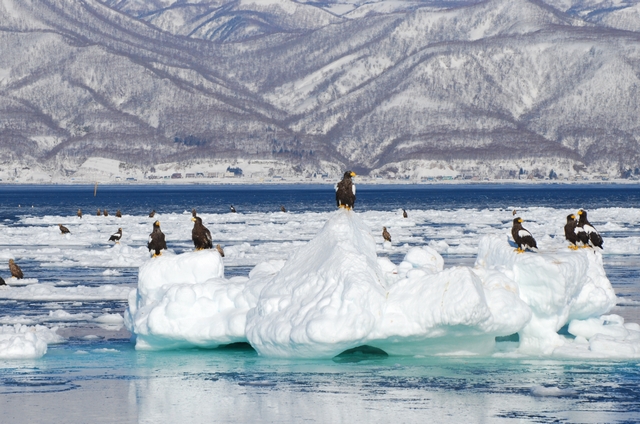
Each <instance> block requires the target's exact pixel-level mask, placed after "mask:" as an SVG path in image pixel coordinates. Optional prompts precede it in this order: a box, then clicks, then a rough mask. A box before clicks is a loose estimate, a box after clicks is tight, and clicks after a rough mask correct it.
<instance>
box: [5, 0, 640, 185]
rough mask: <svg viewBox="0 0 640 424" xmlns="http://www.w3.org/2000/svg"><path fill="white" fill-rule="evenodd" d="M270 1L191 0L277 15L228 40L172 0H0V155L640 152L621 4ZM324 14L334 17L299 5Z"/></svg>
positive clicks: (610, 159) (375, 167) (583, 164)
mask: <svg viewBox="0 0 640 424" xmlns="http://www.w3.org/2000/svg"><path fill="white" fill-rule="evenodd" d="M116 3H118V5H119V7H118V9H115V8H114V6H113V5H115V4H116ZM258 3H260V2H240V1H229V2H225V1H200V2H194V3H193V4H191V6H189V7H195V8H199V9H197V10H199V11H200V13H201V14H200V15H198V16H200V17H201V18H202V19H204V18H205V17H207V16H209V14H211V13H214V12H216V11H217V12H216V13H219V14H220V13H222V12H220V10H221V8H226V9H224V10H225V13H231V14H232V15H233V14H235V15H241V14H245V15H246V16H248V15H251V14H258V15H259V17H260V19H261V20H262V21H264V22H266V23H268V24H269V25H270V26H271V27H272V28H273V29H274V30H273V31H266V32H264V33H260V31H258V32H256V33H254V34H253V35H252V36H251V37H249V38H243V37H244V35H243V34H245V33H244V32H243V31H246V30H247V28H248V27H246V26H241V25H240V26H237V28H236V29H233V28H230V27H228V22H226V21H225V22H222V21H220V22H218V21H216V20H210V21H209V24H210V25H212V26H211V27H210V28H214V29H216V28H217V29H219V30H220V31H223V30H224V31H231V32H229V35H232V33H233V31H236V30H237V31H239V33H238V37H237V39H233V40H232V38H227V39H225V40H221V39H210V38H202V37H200V36H199V35H197V34H195V33H193V32H192V31H190V30H189V31H187V30H186V29H184V31H183V30H182V29H180V28H178V27H175V28H174V30H173V32H169V31H167V30H166V29H163V28H162V27H157V26H154V24H153V22H152V21H153V20H148V19H143V18H148V17H149V16H151V15H154V14H155V15H158V16H161V15H162V14H163V13H166V11H168V10H172V8H173V9H176V8H179V7H178V6H176V4H177V3H176V2H172V1H167V2H155V3H154V2H149V3H145V4H144V5H145V7H148V8H149V7H150V8H151V9H153V7H157V9H153V10H147V11H146V12H145V13H146V14H145V15H144V16H142V18H141V17H140V13H139V11H138V10H137V9H135V8H133V6H131V7H132V8H131V10H129V9H127V7H129V6H130V5H131V4H132V3H131V2H114V1H110V0H102V1H98V0H78V1H76V2H72V3H69V2H65V1H63V0H25V1H22V2H19V3H18V2H14V1H12V0H2V1H1V2H0V11H1V12H2V13H1V14H0V39H1V40H2V41H1V43H2V44H1V45H3V47H4V49H3V50H4V51H5V54H4V56H3V58H1V59H0V166H2V164H6V165H7V167H9V164H11V163H15V162H20V163H24V164H25V165H26V166H32V165H34V164H38V166H40V167H42V168H43V169H47V170H48V171H47V172H50V173H51V174H64V175H73V173H74V172H75V171H76V170H78V169H79V167H80V166H81V165H82V163H84V161H86V160H87V159H88V158H90V157H105V158H108V159H116V160H120V161H121V162H123V163H127V164H128V166H134V167H138V168H139V169H140V170H141V172H146V171H145V170H148V169H150V167H152V166H154V165H155V164H159V163H169V162H175V163H181V162H185V163H186V162H189V161H191V160H193V159H194V158H200V159H202V160H210V161H214V162H215V161H217V160H221V159H228V160H229V163H233V161H234V160H238V159H244V160H252V159H253V160H255V159H269V160H277V161H280V162H282V163H288V164H289V165H290V167H291V169H292V171H291V172H294V173H295V172H299V173H301V174H303V173H307V174H308V173H309V172H312V173H325V172H326V171H327V170H329V169H330V170H331V172H334V171H333V170H335V169H340V168H345V167H350V168H353V169H357V170H358V171H359V172H364V173H365V174H366V173H371V175H374V174H376V173H380V172H383V171H384V169H386V168H388V167H396V164H398V163H402V162H406V161H412V160H413V161H415V160H423V161H443V162H445V163H454V162H456V161H463V162H464V161H467V160H479V161H487V160H488V161H495V162H496V163H498V162H500V163H502V161H505V160H515V159H518V160H520V159H521V160H529V159H532V160H534V161H535V160H538V162H539V168H540V169H542V168H544V167H546V166H547V165H546V164H545V163H546V162H548V163H552V162H553V163H555V161H556V159H562V160H566V161H567V169H566V171H565V173H566V174H567V175H570V174H573V175H577V171H575V168H577V169H585V168H586V169H587V170H589V171H590V172H591V170H592V171H593V172H597V173H602V172H604V171H603V170H607V169H608V170H610V171H611V173H612V175H613V174H622V173H625V172H626V173H627V174H628V170H629V169H634V168H637V167H638V166H639V165H640V128H639V126H638V120H637V116H638V111H640V96H639V95H638V94H640V93H638V89H639V88H638V87H640V81H638V80H639V79H640V43H638V41H640V32H636V31H633V30H629V29H619V28H617V27H616V28H612V27H610V26H606V25H604V24H602V23H601V22H603V20H606V19H604V18H603V17H602V16H601V15H602V14H608V13H609V12H605V11H603V12H602V13H601V15H600V17H599V18H598V19H595V18H593V17H594V16H595V15H594V14H593V13H591V12H593V11H594V10H596V11H597V10H599V9H598V4H599V3H598V4H596V3H593V2H592V3H589V4H588V5H587V4H586V3H585V2H577V1H576V2H574V6H573V7H574V8H573V9H571V8H567V7H566V4H564V6H562V7H561V5H559V4H556V5H554V4H553V2H551V1H542V0H527V1H526V2H518V4H514V3H513V2H509V1H506V0H490V1H483V2H462V3H460V2H439V3H438V2H425V5H424V6H423V7H418V6H416V4H415V3H413V2H406V6H404V3H401V2H395V3H394V6H393V7H390V9H391V10H392V12H389V13H384V12H380V10H384V8H385V7H386V6H385V5H384V2H383V1H382V2H373V3H372V4H369V6H367V7H370V8H372V10H373V9H375V10H377V12H375V13H367V14H362V16H358V17H353V16H356V15H357V14H356V13H353V12H354V11H355V10H358V9H359V8H360V7H363V6H362V5H358V4H356V3H349V4H347V3H345V4H344V10H346V9H347V6H349V7H350V6H353V5H355V6H354V8H353V9H352V10H351V12H345V15H339V14H334V13H333V12H331V11H335V10H337V8H338V6H339V5H342V3H340V2H339V1H337V2H324V3H323V2H316V3H314V4H313V5H309V4H306V3H305V2H292V1H286V0H279V1H273V2H269V5H267V6H265V5H264V4H263V3H260V4H258ZM436 3H438V4H439V5H440V6H439V8H436ZM564 3H566V2H564ZM141 4H142V3H141ZM378 4H380V6H379V7H378V6H376V5H378ZM578 6H580V7H582V9H580V10H583V9H585V10H590V11H591V12H590V14H589V13H582V12H580V13H578V12H575V13H574V12H573V11H574V10H578V9H579V7H578ZM636 6H637V5H636V4H635V3H633V2H629V4H628V7H627V8H628V9H630V10H633V8H634V7H636ZM181 7H182V6H181ZM184 7H187V6H184ZM376 7H377V9H376ZM603 7H604V6H603ZM187 8H188V7H187ZM563 9H564V10H563ZM127 10H129V13H127ZM194 10H196V9H194ZM280 10H288V11H290V12H291V14H290V15H287V16H284V15H283V13H288V12H286V11H285V12H280ZM316 13H318V15H317V16H326V17H327V18H326V19H325V20H324V21H323V20H321V19H317V20H316V21H313V22H312V21H309V20H305V19H307V18H300V17H297V16H298V15H300V16H302V15H304V16H305V17H308V16H316V15H315V14H316ZM349 13H352V17H349V18H346V17H345V16H346V15H349ZM611 13H613V12H611ZM620 13H621V12H618V14H617V15H615V16H618V15H619V14H620ZM219 14H218V15H217V16H218V17H219V16H220V15H219ZM247 14H248V15H247ZM235 15H234V16H235ZM258 15H255V16H258ZM583 15H584V16H587V18H584V17H582V16H583ZM252 16H253V15H252ZM328 16H332V17H335V19H333V18H331V19H329V18H328ZM296 17H297V18H296ZM167 19H169V18H168V17H167ZM175 19H177V21H176V22H180V19H181V18H180V17H178V18H175ZM189 22H191V21H186V20H185V21H184V22H183V23H184V25H186V26H185V27H184V28H187V27H188V25H190V23H189ZM216 22H217V23H216ZM282 22H287V24H286V25H285V24H283V23H282ZM174 23H175V22H174ZM176 25H177V24H176ZM216 25H217V26H216ZM296 25H297V26H296ZM619 26H620V25H619ZM181 31H183V32H186V33H187V35H184V34H182V33H181ZM412 163H413V162H412ZM456 163H457V162H456ZM574 165H575V166H574ZM515 167H516V165H515V163H514V169H515ZM545 169H546V168H545ZM548 171H549V169H546V170H545V171H544V173H548ZM414 174H416V175H417V174H418V171H417V170H414ZM0 175H2V173H1V172H0Z"/></svg>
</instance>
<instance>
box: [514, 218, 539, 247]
mask: <svg viewBox="0 0 640 424" xmlns="http://www.w3.org/2000/svg"><path fill="white" fill-rule="evenodd" d="M511 235H512V236H513V241H515V242H516V244H517V245H518V248H517V249H516V252H518V253H524V251H526V250H527V249H529V250H531V251H537V250H538V245H537V244H536V240H535V239H534V238H533V236H532V235H531V233H530V232H529V231H527V230H525V229H524V227H522V218H520V217H518V218H514V219H513V227H512V228H511Z"/></svg>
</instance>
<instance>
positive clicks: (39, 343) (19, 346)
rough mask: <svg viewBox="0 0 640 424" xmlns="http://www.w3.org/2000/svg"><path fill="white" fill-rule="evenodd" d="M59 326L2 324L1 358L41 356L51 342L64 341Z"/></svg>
mask: <svg viewBox="0 0 640 424" xmlns="http://www.w3.org/2000/svg"><path fill="white" fill-rule="evenodd" d="M56 329H57V328H52V329H50V328H47V327H44V326H42V325H36V326H33V327H30V326H26V325H21V324H15V325H3V326H0V359H30V358H40V357H42V356H43V355H44V354H45V353H47V347H48V345H49V344H51V343H60V342H62V337H60V336H59V335H58V334H56Z"/></svg>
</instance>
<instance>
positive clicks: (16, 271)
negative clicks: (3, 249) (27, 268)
mask: <svg viewBox="0 0 640 424" xmlns="http://www.w3.org/2000/svg"><path fill="white" fill-rule="evenodd" d="M9 270H10V271H11V276H12V277H15V278H17V279H20V278H24V274H23V273H22V270H21V269H20V267H19V266H18V265H17V264H16V263H15V262H14V261H13V259H9Z"/></svg>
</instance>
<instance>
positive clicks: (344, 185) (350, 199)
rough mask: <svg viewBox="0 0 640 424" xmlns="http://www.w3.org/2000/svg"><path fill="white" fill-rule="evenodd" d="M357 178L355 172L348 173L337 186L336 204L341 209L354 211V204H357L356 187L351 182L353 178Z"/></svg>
mask: <svg viewBox="0 0 640 424" xmlns="http://www.w3.org/2000/svg"><path fill="white" fill-rule="evenodd" d="M355 176H356V173H355V172H353V171H347V172H345V173H344V176H343V177H342V181H340V182H339V183H338V184H336V203H337V204H338V207H339V208H345V209H353V204H354V203H355V202H356V185H355V184H354V183H353V181H351V177H355Z"/></svg>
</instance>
